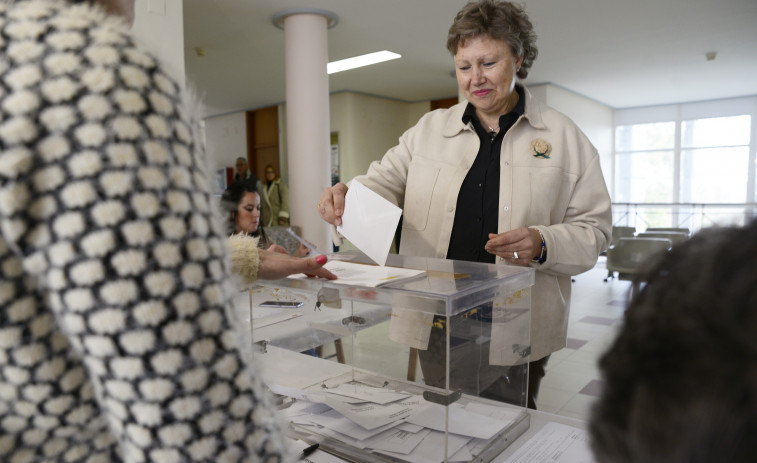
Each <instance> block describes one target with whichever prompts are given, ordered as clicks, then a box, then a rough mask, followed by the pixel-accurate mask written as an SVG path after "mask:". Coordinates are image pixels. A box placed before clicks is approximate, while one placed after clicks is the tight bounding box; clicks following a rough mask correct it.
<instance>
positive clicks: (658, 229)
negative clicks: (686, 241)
mask: <svg viewBox="0 0 757 463" xmlns="http://www.w3.org/2000/svg"><path fill="white" fill-rule="evenodd" d="M645 231H646V232H678V233H686V236H691V230H689V229H688V228H676V227H671V228H664V227H650V228H647V229H646V230H645Z"/></svg>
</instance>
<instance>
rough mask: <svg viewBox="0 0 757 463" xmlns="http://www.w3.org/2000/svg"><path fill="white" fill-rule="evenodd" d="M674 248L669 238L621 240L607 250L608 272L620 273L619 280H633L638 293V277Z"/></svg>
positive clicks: (630, 238)
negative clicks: (663, 254)
mask: <svg viewBox="0 0 757 463" xmlns="http://www.w3.org/2000/svg"><path fill="white" fill-rule="evenodd" d="M672 246H673V243H672V242H671V241H670V239H668V238H638V237H625V238H620V239H619V240H618V242H617V243H616V244H615V245H613V246H610V248H609V249H607V271H608V272H618V279H619V280H632V281H633V282H634V284H633V292H634V294H635V293H638V291H639V281H638V280H637V279H636V276H637V275H639V273H641V271H642V270H643V269H644V268H646V267H648V266H649V265H651V264H652V263H654V260H655V259H656V258H658V257H659V256H660V255H661V254H662V253H664V252H667V251H669V250H670V248H671V247H672Z"/></svg>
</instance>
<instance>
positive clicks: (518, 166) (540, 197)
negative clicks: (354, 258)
mask: <svg viewBox="0 0 757 463" xmlns="http://www.w3.org/2000/svg"><path fill="white" fill-rule="evenodd" d="M447 49H448V50H449V52H450V53H451V54H452V57H453V60H454V64H455V72H456V76H457V82H458V86H459V87H460V92H461V93H462V95H463V96H464V97H465V101H462V102H461V103H459V104H457V105H455V106H453V107H452V108H449V109H440V110H436V111H432V112H429V113H427V114H426V115H424V116H423V117H422V118H421V119H420V121H418V123H417V124H416V125H415V126H414V127H412V128H410V129H409V130H407V131H406V132H405V133H404V134H403V135H402V136H401V137H400V140H399V145H397V146H396V147H394V148H392V149H390V150H389V151H388V152H387V153H386V154H385V155H384V157H383V158H382V159H381V160H380V161H376V162H373V163H372V164H371V166H370V167H369V169H368V172H367V173H366V174H365V175H361V176H358V177H356V178H355V179H356V180H357V181H359V182H360V183H362V184H363V185H365V186H367V187H368V188H370V189H371V190H373V191H375V192H376V193H378V194H380V195H381V196H383V197H384V198H386V199H387V200H389V201H391V202H392V203H394V204H396V205H397V206H399V207H401V208H402V209H403V217H402V230H401V240H400V254H408V255H416V256H424V257H436V258H447V259H456V260H465V261H474V262H487V263H497V264H505V265H520V266H531V267H533V268H535V269H536V270H537V271H536V283H535V286H534V287H533V293H532V305H531V307H532V310H531V346H530V348H531V350H530V362H529V366H528V397H527V400H528V406H529V407H531V408H536V399H537V394H538V391H539V385H540V382H541V379H542V378H543V377H544V375H545V374H546V364H547V360H548V359H549V356H550V354H551V353H552V352H555V351H557V350H560V349H562V348H564V347H565V345H566V341H567V329H568V314H569V309H570V295H571V276H572V275H576V274H579V273H582V272H585V271H587V270H589V269H591V268H593V267H594V265H595V264H596V262H597V259H598V257H599V254H600V252H602V251H603V250H604V249H605V248H606V247H607V243H608V242H609V240H610V232H611V219H612V215H611V211H610V204H611V203H610V195H609V193H608V191H607V186H606V185H605V181H604V177H603V176H602V171H601V169H600V165H599V155H598V153H597V150H596V149H595V148H594V146H592V144H591V142H590V141H589V139H588V138H587V137H586V135H584V133H583V132H582V131H581V130H580V129H579V128H578V127H577V126H576V125H575V123H573V121H571V120H570V119H569V118H568V117H566V116H565V115H563V114H562V113H560V112H558V111H556V110H554V109H552V108H550V107H548V106H546V105H544V104H543V103H541V102H540V101H538V100H536V99H535V98H534V97H533V96H532V95H531V94H530V93H529V91H528V90H527V89H526V88H525V87H524V86H523V85H522V84H521V83H519V82H518V79H525V78H526V77H527V76H528V71H529V69H530V67H531V65H532V64H533V62H534V60H535V59H536V56H537V54H538V49H537V47H536V33H535V31H534V28H533V25H532V23H531V21H530V20H529V18H528V15H527V14H526V12H525V10H524V9H523V7H522V6H519V5H516V4H514V3H509V2H503V1H496V0H482V1H476V2H470V3H468V4H467V5H465V6H464V7H463V8H462V9H461V10H460V11H459V12H458V13H457V15H456V16H455V18H454V20H453V23H452V26H451V27H450V29H449V31H448V35H447ZM346 192H347V185H345V184H343V183H338V184H336V185H334V186H333V187H331V188H327V189H326V190H325V191H324V193H323V195H322V196H321V198H320V201H319V203H318V208H319V213H320V215H321V217H322V218H323V219H324V220H325V221H327V222H328V223H330V224H332V225H339V224H341V215H342V213H343V211H344V197H345V194H346ZM336 244H339V243H336ZM479 313H480V311H479ZM461 317H466V315H465V314H463V315H462V316H461ZM454 322H456V321H455V320H453V323H454ZM432 334H433V331H432ZM482 348H483V347H482ZM419 354H420V359H421V367H422V368H424V362H425V363H426V364H430V363H432V362H433V363H436V364H438V363H439V357H440V356H442V357H443V355H444V353H443V352H431V351H430V350H428V351H420V353H419ZM484 354H485V353H484ZM442 363H443V362H442ZM468 365H475V363H474V362H461V364H460V365H458V367H459V368H460V370H461V372H460V373H459V375H458V377H460V378H462V377H471V376H472V375H475V372H473V371H471V372H470V373H469V374H468V373H465V368H466V367H467V366H468ZM471 368H472V367H471ZM424 375H425V373H424ZM511 379H512V378H511V377H510V376H508V374H505V373H503V374H502V375H500V376H499V379H498V380H497V381H496V382H494V383H492V384H491V385H486V386H488V387H487V390H485V391H483V392H482V393H481V395H484V396H487V397H491V398H497V399H499V400H506V401H513V400H515V401H516V402H517V403H519V402H520V391H519V390H515V391H511V388H510V386H509V385H510V384H511V381H510V380H511ZM519 383H520V381H515V384H519ZM450 387H455V386H454V385H450ZM511 393H515V394H517V396H516V397H515V398H512V397H511Z"/></svg>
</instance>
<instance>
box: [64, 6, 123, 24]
mask: <svg viewBox="0 0 757 463" xmlns="http://www.w3.org/2000/svg"><path fill="white" fill-rule="evenodd" d="M69 1H70V2H71V3H89V4H92V5H100V6H102V7H103V8H105V11H107V12H108V13H110V14H113V15H117V16H121V17H123V18H124V19H125V20H126V22H127V24H129V26H131V25H132V24H133V23H134V3H135V1H136V0H69Z"/></svg>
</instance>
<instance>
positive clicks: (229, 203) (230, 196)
mask: <svg viewBox="0 0 757 463" xmlns="http://www.w3.org/2000/svg"><path fill="white" fill-rule="evenodd" d="M245 193H257V194H260V192H259V191H258V187H257V181H256V179H252V178H247V179H244V180H237V181H235V182H232V183H231V184H230V185H229V186H228V187H226V190H224V192H223V194H222V195H221V209H222V210H223V211H225V212H227V213H228V217H229V223H228V224H227V225H228V232H229V233H234V232H235V231H236V228H237V208H238V207H239V202H240V201H241V200H242V196H244V195H245ZM261 229H262V226H259V227H258V229H257V230H256V231H255V232H254V233H252V234H253V235H254V236H257V235H258V233H259V232H261Z"/></svg>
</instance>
